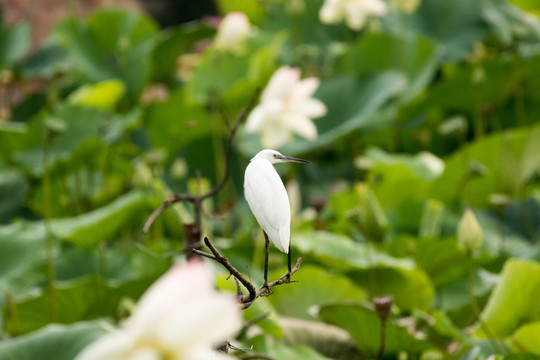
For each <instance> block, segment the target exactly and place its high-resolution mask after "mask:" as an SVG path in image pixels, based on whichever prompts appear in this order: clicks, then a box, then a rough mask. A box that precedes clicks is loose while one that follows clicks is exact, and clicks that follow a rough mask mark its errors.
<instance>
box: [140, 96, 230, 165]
mask: <svg viewBox="0 0 540 360" xmlns="http://www.w3.org/2000/svg"><path fill="white" fill-rule="evenodd" d="M146 116H147V119H148V131H149V135H150V141H151V142H152V144H153V146H154V147H156V148H164V149H166V150H167V151H168V152H169V153H171V154H176V153H177V152H178V151H179V150H181V149H183V148H184V147H185V146H186V145H188V144H190V143H192V142H195V141H197V140H200V139H204V138H208V137H211V136H212V134H214V132H217V131H222V130H223V129H224V126H223V121H222V120H221V119H216V118H211V117H210V116H209V115H208V113H207V112H206V110H205V109H204V107H202V106H200V105H194V104H192V103H190V102H189V100H188V95H187V92H186V91H185V90H184V89H178V90H175V91H174V92H172V93H171V95H170V97H169V98H168V99H167V100H166V101H164V102H162V103H156V104H153V105H151V106H150V107H149V108H148V111H147V115H146ZM205 175H206V174H205Z"/></svg>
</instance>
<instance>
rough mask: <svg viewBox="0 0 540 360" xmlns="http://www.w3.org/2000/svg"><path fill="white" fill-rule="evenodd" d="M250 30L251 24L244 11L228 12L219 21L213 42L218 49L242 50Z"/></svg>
mask: <svg viewBox="0 0 540 360" xmlns="http://www.w3.org/2000/svg"><path fill="white" fill-rule="evenodd" d="M250 31H251V25H250V23H249V19H248V18H247V16H246V15H245V14H244V13H241V12H230V13H228V14H227V15H225V17H224V18H223V19H222V20H221V22H220V23H219V27H218V30H217V34H216V39H215V42H214V44H215V46H216V47H217V48H219V49H223V50H230V51H233V52H239V51H242V49H243V47H244V44H245V41H246V39H247V37H248V36H249V33H250Z"/></svg>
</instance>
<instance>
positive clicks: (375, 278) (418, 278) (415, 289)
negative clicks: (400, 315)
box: [349, 266, 435, 312]
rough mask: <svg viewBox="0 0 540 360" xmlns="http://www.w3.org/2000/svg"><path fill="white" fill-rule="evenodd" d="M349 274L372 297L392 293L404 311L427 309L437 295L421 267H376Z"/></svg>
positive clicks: (396, 302)
mask: <svg viewBox="0 0 540 360" xmlns="http://www.w3.org/2000/svg"><path fill="white" fill-rule="evenodd" d="M349 276H350V277H351V278H352V279H354V280H355V282H356V283H357V284H360V285H361V286H362V287H363V288H364V289H366V290H367V291H368V293H369V295H370V296H371V297H374V296H384V295H392V296H393V297H394V301H395V304H396V305H397V306H398V307H399V308H400V309H401V310H402V311H406V312H409V311H413V310H415V309H421V310H427V309H429V307H430V305H431V301H432V300H433V297H434V295H435V289H434V287H433V284H432V283H431V280H430V278H429V277H428V275H427V274H426V273H425V272H424V271H423V270H421V269H400V268H392V267H389V268H387V267H381V266H379V267H376V268H374V269H370V270H362V271H359V270H357V271H353V272H351V273H349Z"/></svg>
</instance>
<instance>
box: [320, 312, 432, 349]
mask: <svg viewBox="0 0 540 360" xmlns="http://www.w3.org/2000/svg"><path fill="white" fill-rule="evenodd" d="M320 316H321V317H322V318H323V319H324V320H325V321H327V322H329V323H331V324H334V325H337V326H339V327H342V328H344V329H345V330H347V331H348V332H349V334H350V335H351V337H352V339H353V341H354V342H355V343H356V346H357V347H358V349H359V350H360V351H361V352H362V353H363V354H366V355H367V356H371V357H372V356H375V354H377V352H378V351H379V344H380V338H381V321H380V319H379V317H378V316H377V314H376V313H375V312H374V311H373V310H371V309H368V308H366V307H364V306H362V305H326V306H323V307H322V308H321V311H320ZM385 331H386V346H385V350H384V354H386V355H387V356H388V355H390V354H397V353H398V352H400V351H413V352H421V351H422V350H424V349H426V348H428V343H426V342H425V341H424V340H420V339H419V338H415V336H414V335H412V334H410V333H409V332H408V331H407V329H405V328H404V327H401V326H399V325H397V324H396V322H395V321H394V320H392V319H389V320H387V323H386V330H385Z"/></svg>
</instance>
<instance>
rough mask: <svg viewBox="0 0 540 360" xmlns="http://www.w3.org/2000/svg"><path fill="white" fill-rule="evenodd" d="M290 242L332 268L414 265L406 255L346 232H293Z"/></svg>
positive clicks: (409, 266) (402, 266) (406, 267)
mask: <svg viewBox="0 0 540 360" xmlns="http://www.w3.org/2000/svg"><path fill="white" fill-rule="evenodd" d="M291 245H292V246H293V247H295V248H297V249H298V250H300V251H301V252H302V253H307V254H312V255H314V256H316V257H317V258H318V259H319V260H320V261H321V262H323V263H325V264H326V265H328V266H330V267H332V268H333V269H335V270H343V271H346V270H353V269H370V268H373V267H388V268H392V267H395V268H399V269H404V270H406V269H411V270H412V269H414V268H415V265H414V263H413V262H412V261H411V260H408V259H397V258H393V257H391V256H389V255H387V254H385V253H383V252H380V251H377V250H376V249H375V248H374V247H373V246H371V245H366V244H361V243H356V242H354V241H353V240H352V239H350V238H348V237H347V236H343V235H338V234H333V233H330V232H326V231H310V232H303V233H297V234H293V237H292V241H291Z"/></svg>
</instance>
